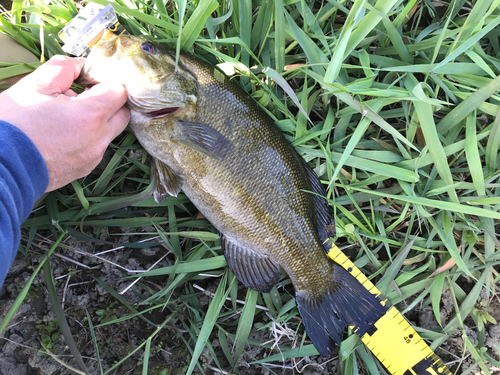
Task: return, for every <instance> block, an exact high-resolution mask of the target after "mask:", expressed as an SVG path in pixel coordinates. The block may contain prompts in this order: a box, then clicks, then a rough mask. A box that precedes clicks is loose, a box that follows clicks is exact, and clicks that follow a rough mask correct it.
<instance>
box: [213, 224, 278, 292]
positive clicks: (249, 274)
mask: <svg viewBox="0 0 500 375" xmlns="http://www.w3.org/2000/svg"><path fill="white" fill-rule="evenodd" d="M221 241H222V248H223V249H224V250H225V252H224V256H225V257H226V261H227V264H228V265H229V268H230V269H231V271H233V273H234V274H235V275H236V277H237V278H238V280H240V281H241V283H242V284H243V285H245V286H247V287H249V288H252V289H253V290H256V291H257V292H261V293H269V292H270V291H271V289H272V287H273V286H274V285H275V284H276V283H277V282H278V281H279V279H280V274H281V273H280V267H279V264H277V263H276V262H274V261H273V260H272V259H271V258H269V257H268V256H266V255H262V254H259V253H256V252H255V251H253V250H250V249H248V248H246V247H244V246H242V245H240V244H239V243H238V242H236V241H234V240H232V239H229V238H227V237H225V236H224V235H223V234H221Z"/></svg>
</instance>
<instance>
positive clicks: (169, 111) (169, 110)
mask: <svg viewBox="0 0 500 375" xmlns="http://www.w3.org/2000/svg"><path fill="white" fill-rule="evenodd" d="M181 109H182V107H166V108H162V109H159V110H157V111H153V112H147V113H144V115H146V116H147V117H149V118H155V119H156V118H161V117H167V116H170V115H173V114H174V113H177V112H179V111H180V110H181Z"/></svg>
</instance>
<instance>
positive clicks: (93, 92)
mask: <svg viewBox="0 0 500 375" xmlns="http://www.w3.org/2000/svg"><path fill="white" fill-rule="evenodd" d="M77 99H78V101H80V102H81V103H85V106H88V107H89V108H93V110H94V111H97V112H98V113H97V115H99V114H102V115H103V118H104V120H105V121H109V120H110V119H111V117H112V116H113V115H114V114H115V113H116V112H117V111H118V110H119V109H120V108H121V107H123V106H124V105H125V103H126V102H127V91H126V90H125V88H124V87H123V86H122V85H120V84H117V83H99V84H97V85H95V86H92V87H91V88H90V89H89V90H86V91H84V92H82V93H81V94H80V95H78V97H77ZM99 112H100V113H99Z"/></svg>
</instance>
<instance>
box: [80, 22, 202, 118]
mask: <svg viewBox="0 0 500 375" xmlns="http://www.w3.org/2000/svg"><path fill="white" fill-rule="evenodd" d="M76 82H77V83H79V84H81V85H82V86H85V87H89V86H92V85H94V84H97V83H101V82H113V83H119V84H122V85H124V86H125V88H126V90H127V93H128V101H127V106H128V107H129V108H130V109H131V111H132V115H133V117H135V118H139V119H142V120H143V122H147V121H149V120H151V119H155V120H157V119H161V118H163V117H172V116H174V115H175V116H176V117H177V115H179V112H183V115H182V117H183V118H189V117H192V115H191V116H190V115H189V113H193V112H194V111H195V107H196V94H197V89H198V83H197V80H196V77H195V76H194V75H193V74H192V73H191V72H190V71H189V70H188V69H187V68H185V67H184V66H183V65H182V63H181V62H180V61H179V63H178V64H177V65H176V58H175V52H174V51H171V50H169V49H167V48H165V47H164V46H162V45H160V44H158V43H156V42H154V41H150V40H147V39H144V38H140V37H136V36H131V35H115V34H113V33H112V32H110V31H108V30H106V31H105V32H104V35H103V36H102V38H101V39H100V40H99V42H98V43H97V44H95V45H94V46H93V47H92V50H91V52H90V54H89V56H88V57H87V59H86V61H85V64H84V67H83V69H82V72H81V74H80V76H79V77H78V79H77V81H76ZM185 112H188V113H185Z"/></svg>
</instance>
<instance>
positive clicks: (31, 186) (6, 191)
mask: <svg viewBox="0 0 500 375" xmlns="http://www.w3.org/2000/svg"><path fill="white" fill-rule="evenodd" d="M48 184H49V174H48V170H47V166H46V164H45V161H44V159H43V158H42V155H41V154H40V152H39V151H38V150H37V148H36V147H35V145H34V144H33V142H32V141H31V140H30V139H29V138H28V137H27V136H26V135H25V134H24V133H23V132H22V131H21V130H19V129H18V128H16V127H15V126H13V125H11V124H9V123H6V122H3V121H1V120H0V285H1V284H3V281H4V280H5V276H6V274H7V271H8V269H9V268H10V265H11V264H12V262H13V261H14V257H15V255H16V252H17V248H18V246H19V242H20V236H21V230H20V226H21V224H22V223H23V221H24V220H26V219H27V218H28V216H29V214H30V212H31V209H32V207H33V204H34V203H35V201H36V200H37V199H38V198H39V197H40V196H42V194H43V193H44V192H45V190H46V189H47V186H48Z"/></svg>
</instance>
